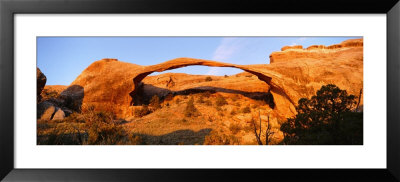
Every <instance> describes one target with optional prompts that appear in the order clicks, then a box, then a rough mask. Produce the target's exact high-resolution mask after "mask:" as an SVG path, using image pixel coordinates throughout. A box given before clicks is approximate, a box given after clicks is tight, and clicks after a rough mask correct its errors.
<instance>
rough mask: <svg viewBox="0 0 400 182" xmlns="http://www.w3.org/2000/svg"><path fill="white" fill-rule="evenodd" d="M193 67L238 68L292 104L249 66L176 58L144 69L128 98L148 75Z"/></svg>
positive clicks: (270, 78)
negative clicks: (253, 76)
mask: <svg viewBox="0 0 400 182" xmlns="http://www.w3.org/2000/svg"><path fill="white" fill-rule="evenodd" d="M195 65H202V66H210V67H230V68H238V69H241V70H243V71H246V72H249V73H251V74H253V75H256V76H257V77H258V79H260V80H261V81H264V82H265V83H267V84H268V85H270V90H269V91H271V89H273V90H275V91H277V93H279V94H283V95H284V96H285V97H286V98H287V99H288V100H289V101H290V102H291V103H292V104H294V102H293V101H292V99H290V97H289V96H287V95H286V94H285V92H284V90H283V89H282V88H280V87H279V86H277V85H276V84H274V83H272V77H270V76H268V75H266V74H265V73H262V72H260V71H258V70H256V69H254V68H252V67H251V65H237V64H231V63H224V62H217V61H211V60H203V59H195V58H176V59H173V60H169V61H166V62H163V63H160V64H155V65H150V66H146V67H144V68H143V69H142V70H141V71H140V72H139V73H138V74H137V75H136V76H135V77H134V78H133V83H134V88H133V90H132V92H131V93H130V96H131V97H132V98H133V97H134V96H135V95H136V94H137V92H138V89H137V88H138V87H139V84H140V82H141V81H142V80H143V79H144V78H145V77H146V76H148V75H150V74H152V73H154V72H163V71H167V70H172V69H177V68H181V67H186V66H195ZM133 104H134V103H133V99H132V101H131V105H133Z"/></svg>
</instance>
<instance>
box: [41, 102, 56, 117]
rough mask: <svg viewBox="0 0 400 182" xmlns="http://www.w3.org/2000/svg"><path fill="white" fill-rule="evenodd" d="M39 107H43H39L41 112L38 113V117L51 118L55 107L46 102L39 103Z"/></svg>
mask: <svg viewBox="0 0 400 182" xmlns="http://www.w3.org/2000/svg"><path fill="white" fill-rule="evenodd" d="M41 107H43V109H39V110H42V111H43V113H42V114H39V116H40V119H41V120H46V121H48V120H51V119H52V118H53V114H54V112H55V111H56V107H55V106H53V105H52V104H50V103H48V104H46V103H44V104H42V105H41Z"/></svg>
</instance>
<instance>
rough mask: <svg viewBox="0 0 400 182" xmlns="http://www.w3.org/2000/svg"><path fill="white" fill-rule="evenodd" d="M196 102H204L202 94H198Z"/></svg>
mask: <svg viewBox="0 0 400 182" xmlns="http://www.w3.org/2000/svg"><path fill="white" fill-rule="evenodd" d="M197 103H204V96H203V95H200V97H199V100H197Z"/></svg>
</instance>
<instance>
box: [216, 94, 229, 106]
mask: <svg viewBox="0 0 400 182" xmlns="http://www.w3.org/2000/svg"><path fill="white" fill-rule="evenodd" d="M215 104H216V105H217V106H223V105H226V104H228V102H226V100H225V98H224V97H223V96H222V95H218V96H217V99H216V101H215Z"/></svg>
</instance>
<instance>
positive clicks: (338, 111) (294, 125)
mask: <svg viewBox="0 0 400 182" xmlns="http://www.w3.org/2000/svg"><path fill="white" fill-rule="evenodd" d="M359 97H361V92H360V96H359ZM357 100H358V102H360V101H359V99H357V98H356V97H355V96H354V95H348V94H347V92H346V90H341V89H340V88H339V87H337V86H335V85H332V84H330V85H325V86H322V87H321V89H320V90H318V91H317V95H315V96H312V97H311V99H306V98H302V99H300V100H299V103H298V106H297V107H296V111H297V115H296V116H295V117H293V118H288V120H287V122H285V123H283V124H282V125H281V131H282V132H283V133H284V140H283V143H284V144H288V145H293V144H297V145H362V144H363V112H356V110H357V109H358V108H357V107H358V105H359V103H357Z"/></svg>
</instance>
